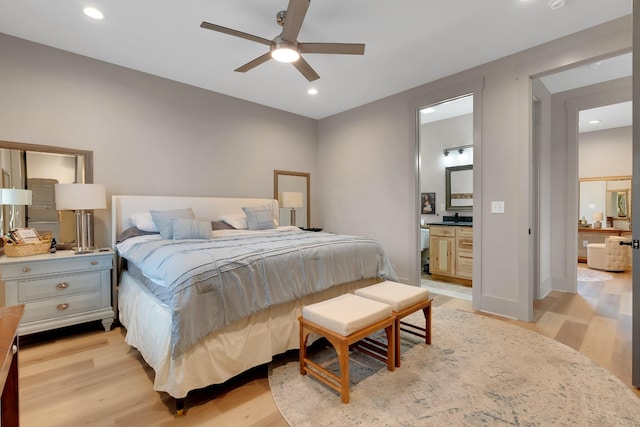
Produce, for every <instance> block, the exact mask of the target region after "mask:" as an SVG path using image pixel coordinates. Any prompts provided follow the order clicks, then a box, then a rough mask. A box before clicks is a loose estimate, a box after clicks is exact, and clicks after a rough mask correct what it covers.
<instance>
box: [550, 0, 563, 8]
mask: <svg viewBox="0 0 640 427" xmlns="http://www.w3.org/2000/svg"><path fill="white" fill-rule="evenodd" d="M565 4H566V1H565V0H550V1H549V7H550V8H551V9H554V10H555V9H560V8H561V7H562V6H564V5H565Z"/></svg>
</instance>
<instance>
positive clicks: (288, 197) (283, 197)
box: [280, 192, 304, 208]
mask: <svg viewBox="0 0 640 427" xmlns="http://www.w3.org/2000/svg"><path fill="white" fill-rule="evenodd" d="M302 197H303V194H302V193H298V192H282V193H280V203H281V204H282V207H283V208H301V207H302V206H304V203H303V200H302Z"/></svg>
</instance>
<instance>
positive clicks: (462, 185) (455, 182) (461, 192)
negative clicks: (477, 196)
mask: <svg viewBox="0 0 640 427" xmlns="http://www.w3.org/2000/svg"><path fill="white" fill-rule="evenodd" d="M445 190H446V195H445V196H446V197H445V199H446V208H447V210H448V211H470V210H473V165H464V166H451V167H448V168H446V169H445Z"/></svg>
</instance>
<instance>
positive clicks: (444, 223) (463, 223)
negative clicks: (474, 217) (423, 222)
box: [429, 221, 473, 227]
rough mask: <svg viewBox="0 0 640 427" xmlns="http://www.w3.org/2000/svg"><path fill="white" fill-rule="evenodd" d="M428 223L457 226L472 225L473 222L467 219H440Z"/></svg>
mask: <svg viewBox="0 0 640 427" xmlns="http://www.w3.org/2000/svg"><path fill="white" fill-rule="evenodd" d="M429 225H447V226H458V227H473V222H468V221H458V222H455V221H441V222H431V223H429Z"/></svg>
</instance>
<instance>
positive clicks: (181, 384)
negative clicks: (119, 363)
mask: <svg viewBox="0 0 640 427" xmlns="http://www.w3.org/2000/svg"><path fill="white" fill-rule="evenodd" d="M377 281H378V280H377V279H375V278H374V279H365V280H360V281H358V282H352V283H347V284H343V285H339V286H334V287H332V288H329V289H327V290H325V291H322V292H320V293H317V294H314V295H309V296H307V297H305V298H303V299H302V300H298V301H294V302H291V303H287V304H280V305H277V306H274V307H270V308H269V309H267V310H264V311H261V312H259V313H256V314H254V315H252V316H251V317H249V318H247V319H243V320H241V321H239V322H236V323H234V324H232V325H229V326H228V327H226V328H224V329H222V330H220V331H217V332H215V333H212V334H210V335H208V336H207V337H205V338H204V339H203V340H202V341H201V342H200V343H198V344H197V345H196V346H194V347H193V348H191V349H189V350H188V351H187V352H186V353H184V354H182V355H181V356H180V357H178V358H177V359H171V346H170V337H171V311H170V309H169V307H168V306H167V305H166V304H164V303H162V302H161V301H159V300H158V299H157V298H156V297H155V296H154V295H153V294H152V293H151V292H149V291H148V290H147V289H146V288H145V287H144V285H142V284H141V283H139V282H138V281H137V280H136V279H134V278H133V277H132V276H131V275H130V274H128V273H127V272H126V271H125V272H124V273H123V274H122V277H121V280H120V289H119V293H118V304H119V307H118V308H119V316H120V322H121V323H122V325H123V326H124V327H125V328H126V329H127V334H126V337H125V341H126V342H127V344H129V345H131V346H134V347H136V348H137V349H138V350H139V351H140V353H141V354H142V357H143V358H144V359H145V360H146V362H147V363H148V364H149V366H151V367H152V368H153V370H154V371H155V373H156V376H155V380H154V383H153V388H154V390H157V391H164V392H167V393H169V394H170V395H171V396H173V397H174V398H183V397H186V396H187V393H188V392H189V391H190V390H195V389H198V388H202V387H206V386H208V385H211V384H220V383H223V382H225V381H227V380H228V379H230V378H232V377H234V376H236V375H238V374H240V373H242V372H244V371H246V370H248V369H250V368H253V367H255V366H259V365H262V364H264V363H268V362H269V361H271V359H272V357H273V356H274V355H276V354H281V353H284V352H285V351H287V350H291V349H297V348H298V347H299V332H298V331H299V329H298V317H299V316H300V315H301V313H302V307H303V306H305V305H308V304H313V303H314V302H318V301H323V300H325V299H328V298H333V297H335V296H338V295H342V294H344V293H347V292H353V291H354V290H356V289H358V288H361V287H364V286H368V285H371V284H374V283H376V282H377Z"/></svg>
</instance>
